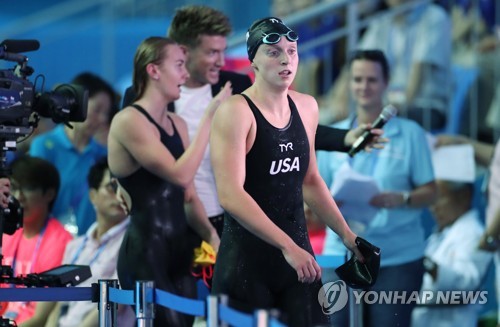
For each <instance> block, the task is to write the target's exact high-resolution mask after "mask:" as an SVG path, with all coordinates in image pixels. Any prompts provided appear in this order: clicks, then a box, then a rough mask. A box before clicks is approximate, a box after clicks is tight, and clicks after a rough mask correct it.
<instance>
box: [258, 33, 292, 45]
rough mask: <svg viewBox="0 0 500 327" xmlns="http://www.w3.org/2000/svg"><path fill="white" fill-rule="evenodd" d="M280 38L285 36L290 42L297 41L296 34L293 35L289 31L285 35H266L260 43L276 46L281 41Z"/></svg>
mask: <svg viewBox="0 0 500 327" xmlns="http://www.w3.org/2000/svg"><path fill="white" fill-rule="evenodd" d="M281 36H286V38H287V39H288V41H290V42H296V41H297V40H298V39H299V36H298V35H297V33H295V32H294V31H292V30H289V31H288V32H286V34H280V33H269V34H266V35H264V37H263V38H262V43H264V44H276V43H278V42H279V41H280V40H281Z"/></svg>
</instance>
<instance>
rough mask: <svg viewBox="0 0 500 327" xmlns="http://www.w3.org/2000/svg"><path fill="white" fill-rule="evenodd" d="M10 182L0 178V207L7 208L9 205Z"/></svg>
mask: <svg viewBox="0 0 500 327" xmlns="http://www.w3.org/2000/svg"><path fill="white" fill-rule="evenodd" d="M9 194H10V180H9V179H8V178H6V177H2V178H0V206H2V207H3V208H7V206H8V205H9Z"/></svg>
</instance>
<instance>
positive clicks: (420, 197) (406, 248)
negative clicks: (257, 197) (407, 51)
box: [318, 50, 436, 326]
mask: <svg viewBox="0 0 500 327" xmlns="http://www.w3.org/2000/svg"><path fill="white" fill-rule="evenodd" d="M348 67H349V81H350V84H349V85H350V90H351V94H352V97H353V98H354V99H355V101H356V115H354V116H352V117H350V118H349V119H346V120H344V121H341V122H339V123H338V124H336V125H335V126H336V127H340V128H352V127H354V126H357V125H358V124H363V123H367V122H372V121H374V120H375V119H376V118H377V117H378V116H379V115H380V113H381V111H382V107H383V96H384V93H385V91H386V89H387V87H388V84H389V65H388V62H387V60H386V58H385V56H384V54H383V52H381V51H379V50H358V51H355V52H354V53H353V54H352V56H351V58H350V60H349V65H348ZM384 135H387V138H389V139H390V142H389V143H388V145H387V146H386V147H385V148H384V149H382V150H380V151H372V152H370V153H358V154H356V155H355V156H354V157H353V158H349V157H347V155H346V154H341V153H334V152H331V153H326V152H318V166H319V170H320V173H321V176H322V177H323V179H324V180H325V182H326V184H327V186H329V187H330V188H334V187H336V186H337V185H339V184H337V183H340V180H346V181H345V183H349V179H348V178H346V176H349V175H359V174H361V175H363V176H364V177H365V179H366V178H367V177H368V176H369V177H371V180H372V181H373V182H374V183H375V184H376V185H377V187H378V189H379V190H380V192H379V193H378V194H375V195H374V196H373V197H372V198H371V199H370V200H369V201H368V203H364V207H365V208H366V210H364V211H360V210H359V208H360V207H361V205H359V202H358V203H356V204H352V203H354V202H353V201H355V200H357V194H351V195H350V196H348V197H347V198H345V199H342V198H336V200H338V201H339V202H340V203H341V205H340V207H339V208H340V211H341V212H342V213H343V214H344V216H345V218H346V219H347V221H348V223H349V225H350V226H351V228H352V229H353V231H354V232H355V233H358V235H359V236H360V237H363V238H365V239H366V240H367V241H369V242H371V243H373V244H375V245H377V246H378V247H380V249H381V253H382V255H381V268H380V272H379V275H378V279H377V283H376V284H375V285H374V286H373V287H371V288H370V290H372V291H376V292H378V291H389V290H392V291H396V290H397V291H407V293H411V292H412V291H419V290H420V286H421V282H422V276H423V273H424V271H423V266H422V257H423V251H424V230H423V227H422V225H421V215H422V211H423V208H425V207H426V206H428V205H430V204H432V203H433V201H434V199H435V197H436V186H435V183H434V173H433V167H432V162H431V156H430V151H429V147H428V143H427V140H426V136H425V131H424V130H423V129H422V128H421V127H420V126H419V125H418V124H416V123H415V122H413V121H410V120H408V119H405V118H399V117H394V118H392V119H391V120H389V121H388V122H387V124H386V125H385V126H384ZM351 180H352V179H351ZM344 185H345V184H344ZM360 192H363V190H360ZM334 197H335V194H334ZM348 205H351V207H353V209H352V210H351V211H350V212H346V211H345V209H346V206H348ZM323 253H324V254H333V255H345V249H344V248H343V246H342V241H341V240H340V239H339V238H338V236H337V235H335V234H334V233H333V232H331V231H327V236H326V240H325V246H324V250H323ZM325 275H326V274H325ZM336 279H338V277H337V276H327V275H326V277H325V281H332V280H336ZM412 309H413V305H411V304H401V305H397V304H381V303H374V304H369V305H368V304H366V305H364V309H363V310H364V314H365V315H364V326H398V325H399V326H409V324H410V319H411V311H412ZM347 316H348V308H344V309H343V310H341V311H339V312H336V313H335V314H334V315H332V317H331V318H332V322H333V324H334V325H335V326H336V325H339V326H346V325H347V324H348V322H347V319H348V317H347Z"/></svg>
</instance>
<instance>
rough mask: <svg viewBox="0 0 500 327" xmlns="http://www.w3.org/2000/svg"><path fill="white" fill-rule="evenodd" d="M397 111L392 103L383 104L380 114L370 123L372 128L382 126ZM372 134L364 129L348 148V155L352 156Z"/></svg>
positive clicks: (364, 144)
mask: <svg viewBox="0 0 500 327" xmlns="http://www.w3.org/2000/svg"><path fill="white" fill-rule="evenodd" d="M397 113H398V110H397V109H396V107H394V106H393V105H388V106H385V107H384V109H383V110H382V112H381V113H380V115H379V116H378V117H377V119H375V121H374V122H373V123H372V128H382V127H383V126H384V125H385V123H387V121H388V120H389V119H391V118H392V117H393V116H395V115H396V114H397ZM373 137H374V135H373V134H372V133H371V132H370V131H365V132H364V133H363V135H361V136H360V137H358V139H357V140H356V141H355V142H354V143H353V144H352V146H351V149H350V150H349V152H348V153H349V156H350V157H353V156H354V155H355V154H356V153H358V152H359V151H361V150H363V149H364V148H365V146H366V145H367V144H368V142H370V141H371V140H372V139H373Z"/></svg>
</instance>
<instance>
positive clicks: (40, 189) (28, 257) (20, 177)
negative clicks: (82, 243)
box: [2, 156, 72, 324]
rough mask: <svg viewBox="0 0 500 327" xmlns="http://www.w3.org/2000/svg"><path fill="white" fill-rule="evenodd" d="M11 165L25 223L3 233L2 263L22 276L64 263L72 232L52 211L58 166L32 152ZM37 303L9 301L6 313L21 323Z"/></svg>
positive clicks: (13, 187) (13, 190) (6, 316)
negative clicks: (36, 156) (20, 226)
mask: <svg viewBox="0 0 500 327" xmlns="http://www.w3.org/2000/svg"><path fill="white" fill-rule="evenodd" d="M11 169H12V177H11V185H10V192H11V194H12V195H13V196H14V197H16V198H17V199H18V200H19V202H20V204H21V207H22V208H23V210H24V214H23V227H22V228H20V229H18V230H17V231H15V232H14V234H13V235H7V234H4V235H3V243H2V244H3V262H2V264H3V265H8V266H11V267H12V270H13V273H14V277H23V276H26V275H27V274H32V273H41V272H43V271H46V270H49V269H51V268H54V267H57V266H59V265H61V262H62V258H63V255H64V251H65V249H66V244H67V243H68V242H69V241H70V240H71V239H72V236H71V234H70V233H69V232H67V231H66V230H65V229H64V227H63V225H61V223H59V222H58V221H57V219H55V218H54V217H52V216H51V215H50V211H51V208H52V205H53V203H54V199H55V198H56V196H57V192H58V190H59V185H60V179H59V173H58V172H57V169H56V168H55V167H54V166H53V165H52V164H51V163H50V162H48V161H46V160H43V159H40V158H34V157H29V156H25V157H21V158H19V159H16V160H15V161H14V162H13V163H12V164H11ZM2 287H22V286H16V285H6V284H4V285H2ZM35 307H36V303H35V302H10V303H8V304H7V306H6V308H5V312H4V314H3V317H4V318H9V319H11V320H13V321H15V322H16V323H17V324H20V323H21V322H23V321H25V320H26V319H28V318H30V317H31V316H32V315H33V313H34V312H35Z"/></svg>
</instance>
